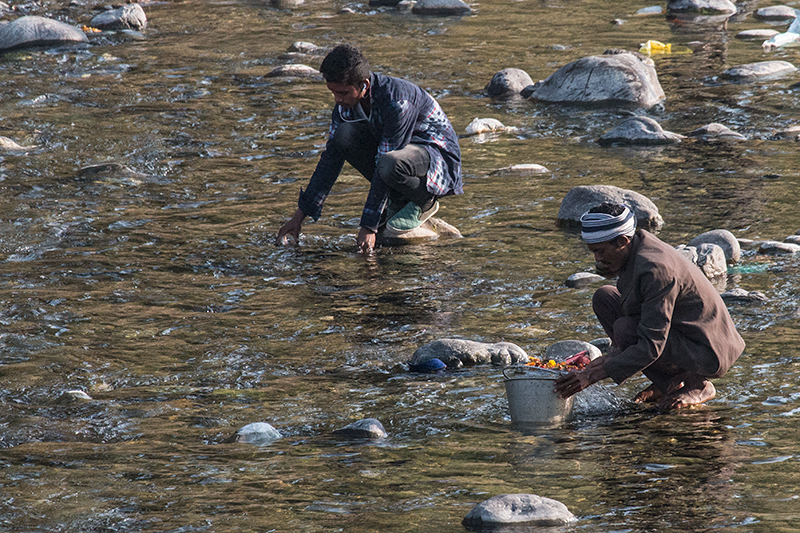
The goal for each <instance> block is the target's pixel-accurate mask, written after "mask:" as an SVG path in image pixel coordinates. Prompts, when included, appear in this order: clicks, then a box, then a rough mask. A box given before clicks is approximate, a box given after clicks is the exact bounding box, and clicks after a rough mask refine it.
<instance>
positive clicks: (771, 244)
mask: <svg viewBox="0 0 800 533" xmlns="http://www.w3.org/2000/svg"><path fill="white" fill-rule="evenodd" d="M797 252H800V244H792V243H790V242H779V241H764V242H762V243H761V244H760V245H759V247H758V253H760V254H767V255H786V254H792V255H793V254H796V253H797Z"/></svg>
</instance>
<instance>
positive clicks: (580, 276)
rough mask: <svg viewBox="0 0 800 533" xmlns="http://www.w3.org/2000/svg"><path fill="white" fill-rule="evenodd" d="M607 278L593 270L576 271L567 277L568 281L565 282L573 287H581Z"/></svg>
mask: <svg viewBox="0 0 800 533" xmlns="http://www.w3.org/2000/svg"><path fill="white" fill-rule="evenodd" d="M605 279H606V278H604V277H603V276H601V275H600V274H595V273H593V272H576V273H575V274H573V275H571V276H570V277H568V278H567V281H565V282H564V285H566V286H567V287H571V288H573V289H581V288H583V287H587V286H589V285H591V284H592V283H598V282H601V281H605Z"/></svg>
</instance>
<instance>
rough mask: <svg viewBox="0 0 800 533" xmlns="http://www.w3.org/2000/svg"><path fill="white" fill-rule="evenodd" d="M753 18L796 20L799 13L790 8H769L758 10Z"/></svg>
mask: <svg viewBox="0 0 800 533" xmlns="http://www.w3.org/2000/svg"><path fill="white" fill-rule="evenodd" d="M753 17H754V18H757V19H761V20H794V19H796V18H797V12H796V11H795V10H794V8H792V7H789V6H767V7H762V8H759V9H757V10H756V12H755V13H753Z"/></svg>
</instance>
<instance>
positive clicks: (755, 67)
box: [722, 61, 797, 82]
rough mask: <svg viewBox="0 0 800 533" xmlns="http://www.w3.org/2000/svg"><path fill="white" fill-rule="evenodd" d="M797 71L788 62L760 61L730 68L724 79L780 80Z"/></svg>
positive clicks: (741, 80) (723, 75)
mask: <svg viewBox="0 0 800 533" xmlns="http://www.w3.org/2000/svg"><path fill="white" fill-rule="evenodd" d="M796 71H797V67H795V66H794V65H792V64H791V63H789V62H788V61H760V62H758V63H749V64H747V65H740V66H738V67H733V68H729V69H728V70H726V71H725V72H723V73H722V77H723V78H726V79H729V80H732V81H738V82H748V81H754V80H759V79H765V78H769V79H772V78H779V77H781V76H785V75H787V74H791V73H793V72H796Z"/></svg>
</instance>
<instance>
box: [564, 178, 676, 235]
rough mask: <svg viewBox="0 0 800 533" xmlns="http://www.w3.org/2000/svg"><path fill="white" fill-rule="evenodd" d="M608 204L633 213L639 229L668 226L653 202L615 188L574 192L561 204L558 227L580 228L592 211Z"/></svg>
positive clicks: (581, 188) (582, 188)
mask: <svg viewBox="0 0 800 533" xmlns="http://www.w3.org/2000/svg"><path fill="white" fill-rule="evenodd" d="M605 202H611V203H615V204H623V205H627V206H628V207H629V208H630V209H633V212H634V214H635V215H636V225H637V227H640V228H645V229H651V230H658V229H660V228H661V226H663V225H664V219H662V218H661V215H660V214H659V212H658V208H657V207H656V205H655V204H654V203H653V202H652V201H650V199H649V198H647V197H645V196H643V195H641V194H639V193H638V192H635V191H631V190H628V189H620V188H619V187H614V186H613V185H580V186H578V187H573V188H572V189H570V191H569V192H568V193H567V194H566V196H564V199H563V200H561V207H559V209H558V223H559V225H562V226H577V227H580V225H581V216H582V215H583V214H584V213H585V212H587V211H588V210H589V209H591V208H593V207H597V206H599V205H600V204H603V203H605Z"/></svg>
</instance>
